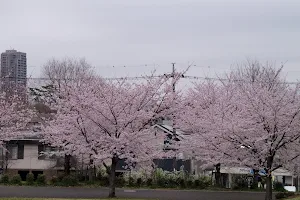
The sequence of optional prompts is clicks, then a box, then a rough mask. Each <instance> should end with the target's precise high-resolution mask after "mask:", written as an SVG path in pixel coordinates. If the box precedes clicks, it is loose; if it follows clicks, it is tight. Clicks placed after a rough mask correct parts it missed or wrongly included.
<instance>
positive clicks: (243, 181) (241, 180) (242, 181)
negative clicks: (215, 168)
mask: <svg viewBox="0 0 300 200" xmlns="http://www.w3.org/2000/svg"><path fill="white" fill-rule="evenodd" d="M232 182H233V189H236V190H240V189H246V188H248V179H247V175H235V176H233V179H232Z"/></svg>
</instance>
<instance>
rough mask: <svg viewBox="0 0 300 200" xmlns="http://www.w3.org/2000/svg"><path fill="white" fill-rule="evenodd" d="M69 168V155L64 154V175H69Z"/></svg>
mask: <svg viewBox="0 0 300 200" xmlns="http://www.w3.org/2000/svg"><path fill="white" fill-rule="evenodd" d="M70 170H71V155H67V154H65V162H64V173H65V176H68V175H70Z"/></svg>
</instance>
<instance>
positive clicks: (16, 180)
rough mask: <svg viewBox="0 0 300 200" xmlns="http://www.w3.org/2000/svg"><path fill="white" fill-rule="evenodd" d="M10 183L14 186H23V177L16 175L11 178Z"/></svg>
mask: <svg viewBox="0 0 300 200" xmlns="http://www.w3.org/2000/svg"><path fill="white" fill-rule="evenodd" d="M10 183H11V184H14V185H22V178H21V176H20V175H19V174H18V175H14V176H13V177H12V178H11V181H10Z"/></svg>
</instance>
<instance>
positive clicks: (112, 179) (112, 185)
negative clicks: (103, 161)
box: [108, 157, 118, 198]
mask: <svg viewBox="0 0 300 200" xmlns="http://www.w3.org/2000/svg"><path fill="white" fill-rule="evenodd" d="M117 163H118V158H117V157H113V158H112V162H111V167H110V174H109V195H108V197H109V198H114V197H116V168H117Z"/></svg>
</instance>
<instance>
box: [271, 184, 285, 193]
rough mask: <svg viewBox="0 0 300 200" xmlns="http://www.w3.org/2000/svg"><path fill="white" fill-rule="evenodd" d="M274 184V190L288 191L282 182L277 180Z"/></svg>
mask: <svg viewBox="0 0 300 200" xmlns="http://www.w3.org/2000/svg"><path fill="white" fill-rule="evenodd" d="M273 186H274V190H275V191H277V192H286V190H285V189H284V186H283V184H282V183H280V182H275V183H274V184H273Z"/></svg>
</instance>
